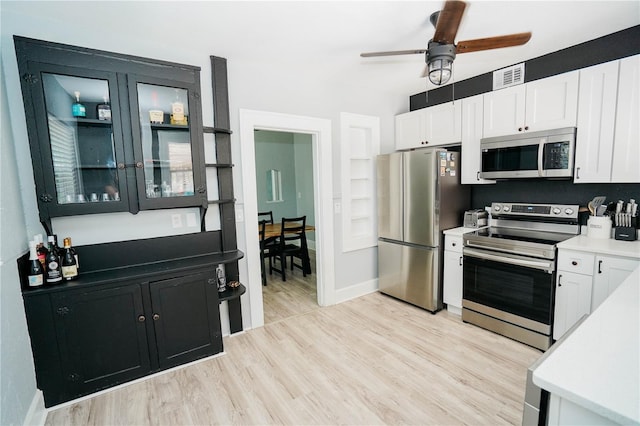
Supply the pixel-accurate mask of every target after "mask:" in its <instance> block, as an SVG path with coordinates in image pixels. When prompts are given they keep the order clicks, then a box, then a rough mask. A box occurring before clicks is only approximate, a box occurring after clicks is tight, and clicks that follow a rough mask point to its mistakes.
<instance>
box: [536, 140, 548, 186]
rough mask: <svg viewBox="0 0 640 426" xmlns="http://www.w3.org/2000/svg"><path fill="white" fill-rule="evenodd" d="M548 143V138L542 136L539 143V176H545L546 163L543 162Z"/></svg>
mask: <svg viewBox="0 0 640 426" xmlns="http://www.w3.org/2000/svg"><path fill="white" fill-rule="evenodd" d="M546 143H547V138H540V143H539V144H538V176H540V177H545V176H546V173H545V171H544V164H543V163H542V160H543V157H544V145H545V144H546Z"/></svg>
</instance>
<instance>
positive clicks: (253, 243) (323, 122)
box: [239, 109, 335, 328]
mask: <svg viewBox="0 0 640 426" xmlns="http://www.w3.org/2000/svg"><path fill="white" fill-rule="evenodd" d="M239 112H240V114H239V118H240V152H241V157H242V186H243V201H244V232H245V242H246V246H245V248H246V253H245V258H246V260H247V273H248V282H249V284H248V290H247V292H248V296H249V301H250V308H251V309H250V315H251V327H252V328H257V327H262V326H263V325H264V306H263V300H262V279H261V276H260V249H259V238H258V220H257V217H258V193H257V188H256V167H255V166H256V158H255V137H254V130H270V131H276V132H287V133H302V134H310V135H311V140H312V143H311V144H312V155H313V188H314V190H313V199H314V210H315V212H314V213H315V222H316V225H315V226H316V288H317V290H316V291H317V295H318V304H319V305H320V306H329V305H333V304H335V273H334V242H333V233H334V230H333V202H332V201H333V195H332V193H333V176H332V174H333V167H332V157H331V143H332V142H331V120H327V119H321V118H314V117H305V116H299V115H291V114H282V113H275V112H267V111H255V110H248V109H240V111H239ZM252 218H256V220H252Z"/></svg>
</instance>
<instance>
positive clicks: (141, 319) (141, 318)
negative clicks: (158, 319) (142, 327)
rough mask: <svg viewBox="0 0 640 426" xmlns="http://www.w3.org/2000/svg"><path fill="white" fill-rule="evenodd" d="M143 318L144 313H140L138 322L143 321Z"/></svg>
mask: <svg viewBox="0 0 640 426" xmlns="http://www.w3.org/2000/svg"><path fill="white" fill-rule="evenodd" d="M145 319H146V318H145V317H144V315H140V316H139V317H138V322H144V320H145Z"/></svg>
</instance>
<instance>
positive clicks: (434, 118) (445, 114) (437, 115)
mask: <svg viewBox="0 0 640 426" xmlns="http://www.w3.org/2000/svg"><path fill="white" fill-rule="evenodd" d="M461 112H462V111H461V108H460V102H446V103H444V104H440V105H436V106H432V107H429V108H426V121H425V135H426V138H425V145H426V146H438V145H446V144H452V143H460V141H461V140H462V114H461Z"/></svg>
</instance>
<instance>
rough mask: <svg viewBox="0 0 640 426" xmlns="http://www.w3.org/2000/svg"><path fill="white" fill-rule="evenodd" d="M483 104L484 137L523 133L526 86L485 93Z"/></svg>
mask: <svg viewBox="0 0 640 426" xmlns="http://www.w3.org/2000/svg"><path fill="white" fill-rule="evenodd" d="M483 103H484V114H483V122H484V126H483V137H485V138H488V137H492V136H504V135H511V134H514V133H518V131H522V129H523V127H524V111H525V85H520V86H514V87H508V88H506V89H501V90H496V91H494V92H490V93H485V94H484V95H483ZM518 129H520V130H518Z"/></svg>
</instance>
